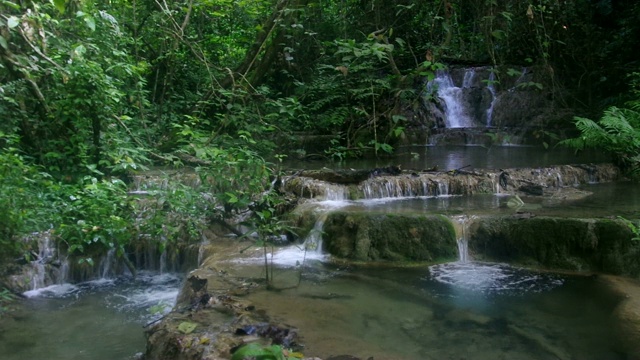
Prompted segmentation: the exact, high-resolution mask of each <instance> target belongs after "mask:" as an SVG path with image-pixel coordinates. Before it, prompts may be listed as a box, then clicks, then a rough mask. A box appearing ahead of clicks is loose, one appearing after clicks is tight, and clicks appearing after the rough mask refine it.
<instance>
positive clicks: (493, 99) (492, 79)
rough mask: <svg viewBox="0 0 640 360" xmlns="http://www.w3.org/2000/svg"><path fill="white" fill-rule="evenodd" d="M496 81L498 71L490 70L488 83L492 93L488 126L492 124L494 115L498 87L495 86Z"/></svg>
mask: <svg viewBox="0 0 640 360" xmlns="http://www.w3.org/2000/svg"><path fill="white" fill-rule="evenodd" d="M495 82H496V73H495V72H493V71H490V72H489V83H488V85H487V89H489V92H490V93H491V103H490V104H489V108H488V109H487V126H488V127H489V126H491V118H492V117H493V107H494V106H495V104H496V99H497V96H496V87H495V85H494V84H495Z"/></svg>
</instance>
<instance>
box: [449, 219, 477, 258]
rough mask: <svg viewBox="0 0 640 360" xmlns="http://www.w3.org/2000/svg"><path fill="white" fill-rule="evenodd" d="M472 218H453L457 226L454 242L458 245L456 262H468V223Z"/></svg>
mask: <svg viewBox="0 0 640 360" xmlns="http://www.w3.org/2000/svg"><path fill="white" fill-rule="evenodd" d="M472 218H473V217H469V216H467V215H461V216H456V217H454V218H453V220H454V221H455V223H456V224H457V226H455V229H456V237H457V239H456V242H457V243H458V261H459V262H462V263H466V262H468V261H469V238H468V236H469V235H468V233H469V223H470V222H471V220H472Z"/></svg>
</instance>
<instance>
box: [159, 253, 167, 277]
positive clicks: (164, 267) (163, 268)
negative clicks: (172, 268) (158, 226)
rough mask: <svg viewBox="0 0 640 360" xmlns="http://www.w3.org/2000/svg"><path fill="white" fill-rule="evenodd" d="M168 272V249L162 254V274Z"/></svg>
mask: <svg viewBox="0 0 640 360" xmlns="http://www.w3.org/2000/svg"><path fill="white" fill-rule="evenodd" d="M166 272H167V249H166V248H165V249H164V250H162V253H161V254H160V274H164V273H166Z"/></svg>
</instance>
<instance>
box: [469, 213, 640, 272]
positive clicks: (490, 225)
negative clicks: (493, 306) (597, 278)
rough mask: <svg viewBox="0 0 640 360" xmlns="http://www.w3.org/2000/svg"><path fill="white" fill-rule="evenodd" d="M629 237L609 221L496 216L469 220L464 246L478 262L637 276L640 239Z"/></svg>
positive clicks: (625, 229) (625, 230)
mask: <svg viewBox="0 0 640 360" xmlns="http://www.w3.org/2000/svg"><path fill="white" fill-rule="evenodd" d="M632 238H633V234H632V232H631V230H630V229H629V228H628V227H627V226H626V225H625V224H624V223H623V222H621V221H617V220H611V219H571V218H554V217H534V218H529V219H522V218H516V217H499V218H485V219H481V220H478V221H477V222H476V223H475V224H474V226H473V229H472V236H471V240H470V241H469V249H470V251H471V253H472V256H474V257H475V258H476V259H481V260H491V261H505V262H510V263H518V264H524V265H532V266H543V267H547V268H553V269H567V270H578V271H598V272H605V273H609V274H625V275H632V276H636V275H638V274H640V261H638V255H640V243H639V242H637V241H633V240H632Z"/></svg>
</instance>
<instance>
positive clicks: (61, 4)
mask: <svg viewBox="0 0 640 360" xmlns="http://www.w3.org/2000/svg"><path fill="white" fill-rule="evenodd" d="M52 1H53V6H55V7H56V9H58V11H59V12H60V14H64V10H65V3H66V1H65V0H52Z"/></svg>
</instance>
